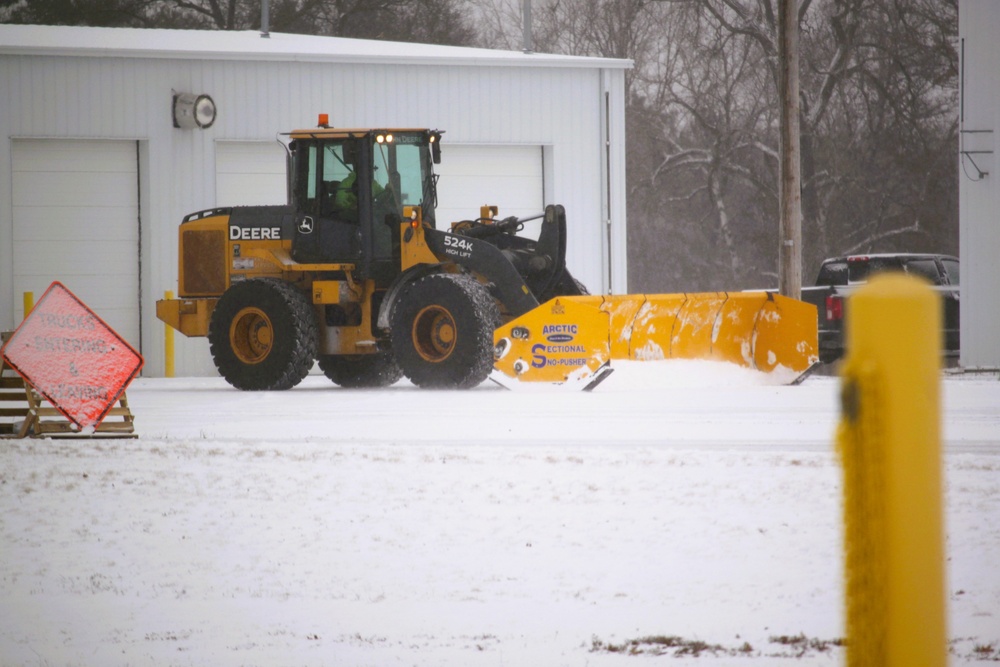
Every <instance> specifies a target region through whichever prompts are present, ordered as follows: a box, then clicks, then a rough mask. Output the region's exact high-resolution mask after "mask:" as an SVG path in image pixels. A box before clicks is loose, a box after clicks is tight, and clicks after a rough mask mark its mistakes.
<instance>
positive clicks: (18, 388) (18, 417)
mask: <svg viewBox="0 0 1000 667" xmlns="http://www.w3.org/2000/svg"><path fill="white" fill-rule="evenodd" d="M12 333H13V332H9V331H5V332H3V333H2V334H0V335H2V336H3V342H7V339H8V338H9V337H10V336H11V334H12ZM27 436H31V437H32V438H137V437H139V436H138V434H137V433H136V432H135V417H134V416H133V415H132V411H131V410H130V409H129V407H128V398H126V396H125V392H122V395H121V396H120V397H119V398H118V400H117V401H116V402H115V405H114V406H113V407H112V408H111V409H110V410H108V414H107V415H105V418H104V421H102V422H101V423H100V424H99V425H98V426H97V428H95V429H94V430H93V432H90V433H83V432H81V431H79V430H78V429H77V426H76V424H74V423H73V422H71V421H69V420H68V419H66V417H64V416H63V414H62V413H61V412H59V410H57V409H56V408H55V407H53V406H52V405H51V404H50V403H49V402H48V401H47V400H46V399H45V398H44V397H43V396H42V395H41V394H39V393H38V392H37V391H35V388H34V387H32V386H31V385H30V384H28V383H27V382H25V381H24V379H23V378H21V376H20V375H18V374H17V372H16V371H15V370H14V369H13V368H11V367H10V366H9V365H8V364H7V362H6V361H4V360H3V359H2V357H0V438H24V437H27Z"/></svg>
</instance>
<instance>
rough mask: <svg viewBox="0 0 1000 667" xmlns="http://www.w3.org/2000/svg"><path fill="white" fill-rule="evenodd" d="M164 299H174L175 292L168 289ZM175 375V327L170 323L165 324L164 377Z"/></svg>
mask: <svg viewBox="0 0 1000 667" xmlns="http://www.w3.org/2000/svg"><path fill="white" fill-rule="evenodd" d="M163 298H164V299H168V300H169V299H173V298H174V293H173V292H171V291H170V290H167V291H166V292H164V293H163ZM173 376H174V328H173V327H172V326H170V325H169V324H164V325H163V377H168V378H172V377H173Z"/></svg>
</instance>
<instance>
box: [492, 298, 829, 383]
mask: <svg viewBox="0 0 1000 667" xmlns="http://www.w3.org/2000/svg"><path fill="white" fill-rule="evenodd" d="M816 323H817V320H816V308H815V306H813V305H812V304H808V303H804V302H802V301H797V300H795V299H790V298H787V297H784V296H781V295H779V294H775V293H773V292H708V293H697V294H656V295H646V294H633V295H627V296H567V297H560V298H556V299H552V300H550V301H548V302H546V303H544V304H542V305H540V306H539V307H537V308H535V309H533V310H531V311H529V312H527V313H525V314H524V315H522V316H521V317H518V318H516V319H514V320H512V321H510V322H508V323H507V324H506V325H504V326H502V327H500V328H499V329H497V330H496V332H495V334H494V343H495V347H494V357H495V362H494V369H495V371H497V372H499V373H501V374H502V376H501V375H498V374H497V373H494V379H495V380H497V381H498V382H500V383H501V384H505V383H506V381H507V378H511V379H517V380H519V381H521V382H550V383H552V382H554V383H581V384H583V385H584V386H585V388H592V387H594V386H596V385H597V383H599V382H600V381H601V380H603V379H604V378H605V377H606V376H607V374H608V373H609V372H610V370H611V368H610V361H611V360H614V359H631V360H640V361H648V360H656V359H708V360H716V361H727V362H730V363H735V364H739V365H741V366H745V367H747V368H753V369H757V370H760V371H765V372H772V371H776V372H783V373H787V376H788V382H789V384H791V383H795V382H798V381H800V380H801V379H802V378H803V377H805V375H806V374H807V373H808V372H809V371H810V370H811V369H812V368H814V367H815V365H816V364H817V362H818V350H819V347H818V342H817V328H816V326H817V325H816ZM504 376H506V377H504Z"/></svg>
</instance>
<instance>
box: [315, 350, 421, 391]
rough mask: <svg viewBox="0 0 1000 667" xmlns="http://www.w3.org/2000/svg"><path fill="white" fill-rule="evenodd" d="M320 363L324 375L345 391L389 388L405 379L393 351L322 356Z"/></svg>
mask: <svg viewBox="0 0 1000 667" xmlns="http://www.w3.org/2000/svg"><path fill="white" fill-rule="evenodd" d="M318 361H319V367H320V370H322V371H323V374H324V375H326V377H327V378H328V379H329V380H330V381H331V382H333V383H334V384H337V385H340V386H341V387H344V388H345V389H367V388H372V387H388V386H389V385H391V384H395V383H396V381H398V380H399V378H401V377H403V371H401V370H400V368H399V366H398V365H396V359H395V357H394V356H393V354H392V350H379V351H378V352H376V353H375V354H357V355H333V354H330V355H322V356H320V358H319V359H318Z"/></svg>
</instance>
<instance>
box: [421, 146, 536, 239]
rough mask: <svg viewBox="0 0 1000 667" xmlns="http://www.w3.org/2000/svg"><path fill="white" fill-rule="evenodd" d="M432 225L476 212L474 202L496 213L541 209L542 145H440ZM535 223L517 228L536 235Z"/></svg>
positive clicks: (442, 224) (444, 226) (533, 212)
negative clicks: (495, 208)
mask: <svg viewBox="0 0 1000 667" xmlns="http://www.w3.org/2000/svg"><path fill="white" fill-rule="evenodd" d="M434 168H435V171H436V172H437V173H438V174H439V175H440V176H441V178H440V179H439V180H438V210H437V226H438V228H440V229H447V228H448V226H449V225H450V224H451V223H452V222H456V221H458V220H468V219H470V218H475V217H478V216H479V207H480V206H483V205H485V204H495V205H497V206H499V207H500V216H501V217H504V218H506V217H507V216H510V215H516V216H518V217H519V218H523V217H527V216H531V215H536V214H538V213H541V212H542V209H543V208H544V180H543V178H542V148H541V146H450V145H448V144H447V142H446V143H443V144H442V145H441V164H438V165H435V166H434ZM540 224H541V223H540V222H536V223H532V224H528V225H526V226H525V229H524V231H523V232H522V233H523V234H524V235H526V236H531V237H532V238H537V237H538V229H539V228H540Z"/></svg>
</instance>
